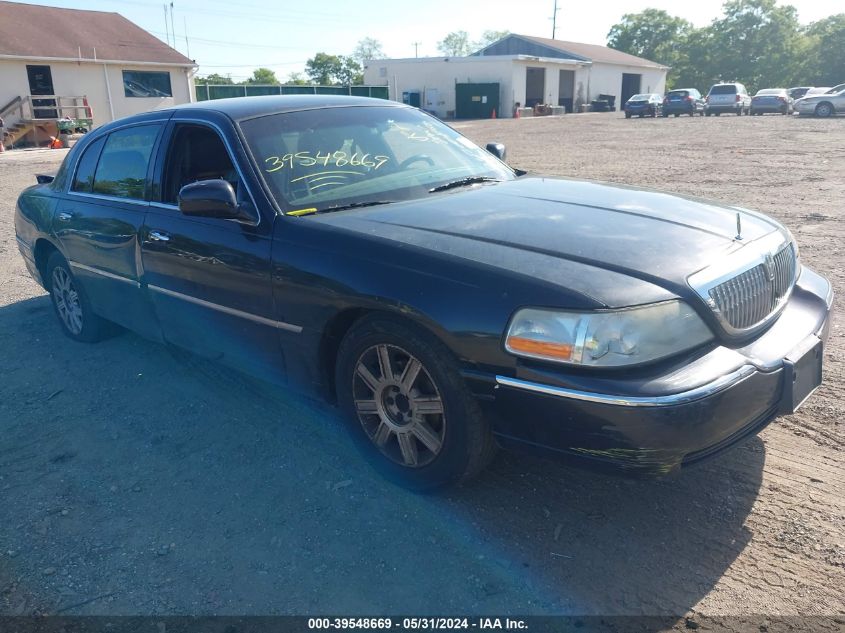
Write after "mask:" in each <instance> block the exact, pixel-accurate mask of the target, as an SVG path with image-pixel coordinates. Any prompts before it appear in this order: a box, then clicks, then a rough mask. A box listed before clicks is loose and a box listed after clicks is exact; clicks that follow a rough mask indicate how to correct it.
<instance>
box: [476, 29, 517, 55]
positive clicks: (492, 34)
mask: <svg viewBox="0 0 845 633" xmlns="http://www.w3.org/2000/svg"><path fill="white" fill-rule="evenodd" d="M510 34H511V32H510V31H507V30H505V31H490V30H488V31H484V33H482V34H481V38H480V39H479V40H478V41H477V42H475V43H474V44H473V45H472V48H473V50H474V51H480V50H481V49H482V48H484V47H486V46H490V44H492V43H493V42H498V41H499V40H500V39H502V38H504V37H507V36H508V35H510Z"/></svg>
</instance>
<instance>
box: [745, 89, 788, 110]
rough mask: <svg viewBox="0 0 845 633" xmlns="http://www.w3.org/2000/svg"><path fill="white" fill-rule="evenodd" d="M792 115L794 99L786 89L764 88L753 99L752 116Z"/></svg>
mask: <svg viewBox="0 0 845 633" xmlns="http://www.w3.org/2000/svg"><path fill="white" fill-rule="evenodd" d="M767 112H774V113H777V114H792V98H791V97H790V96H789V92H787V90H786V88H764V89H762V90H758V91H757V94H756V95H754V96H753V97H751V114H758V115H763V114H766V113H767Z"/></svg>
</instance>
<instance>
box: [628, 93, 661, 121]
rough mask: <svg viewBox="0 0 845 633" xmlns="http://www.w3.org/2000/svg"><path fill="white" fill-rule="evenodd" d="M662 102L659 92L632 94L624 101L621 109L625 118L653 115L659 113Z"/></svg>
mask: <svg viewBox="0 0 845 633" xmlns="http://www.w3.org/2000/svg"><path fill="white" fill-rule="evenodd" d="M662 107H663V103H662V101H661V99H660V95H659V94H641V95H634V96H633V97H631V98H630V99H628V100H627V101H626V102H625V105H624V106H623V109H624V110H625V118H626V119H630V118H631V117H632V116H639V117H640V118H642V117H644V116H651V117H655V116H657V115H658V114H660V111H661V108H662Z"/></svg>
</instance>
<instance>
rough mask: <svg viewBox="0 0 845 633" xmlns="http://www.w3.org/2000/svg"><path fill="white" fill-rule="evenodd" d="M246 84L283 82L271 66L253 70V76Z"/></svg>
mask: <svg viewBox="0 0 845 633" xmlns="http://www.w3.org/2000/svg"><path fill="white" fill-rule="evenodd" d="M244 83H245V84H274V85H276V84H279V83H281V82H280V81H279V80H278V79H277V78H276V73H274V72H273V71H272V70H270V69H269V68H256V69H255V70H254V71H252V77H250V78H249V79H247V80H246V81H245V82H244Z"/></svg>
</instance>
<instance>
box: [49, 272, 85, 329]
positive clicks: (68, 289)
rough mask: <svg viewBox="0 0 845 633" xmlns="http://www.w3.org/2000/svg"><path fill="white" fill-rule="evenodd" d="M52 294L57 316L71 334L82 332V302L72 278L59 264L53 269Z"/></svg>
mask: <svg viewBox="0 0 845 633" xmlns="http://www.w3.org/2000/svg"><path fill="white" fill-rule="evenodd" d="M52 281H53V284H52V294H53V301H54V302H55V304H56V310H57V311H58V313H59V318H60V319H61V320H62V323H64V325H65V327H66V328H67V329H68V331H69V332H70V333H71V334H74V335H79V334H81V333H82V304H81V302H80V299H79V292H78V291H77V289H76V286H75V285H74V282H73V278H72V277H71V276H70V273H68V271H67V270H65V269H64V268H63V267H61V266H57V267H56V268H54V269H53V279H52Z"/></svg>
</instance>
